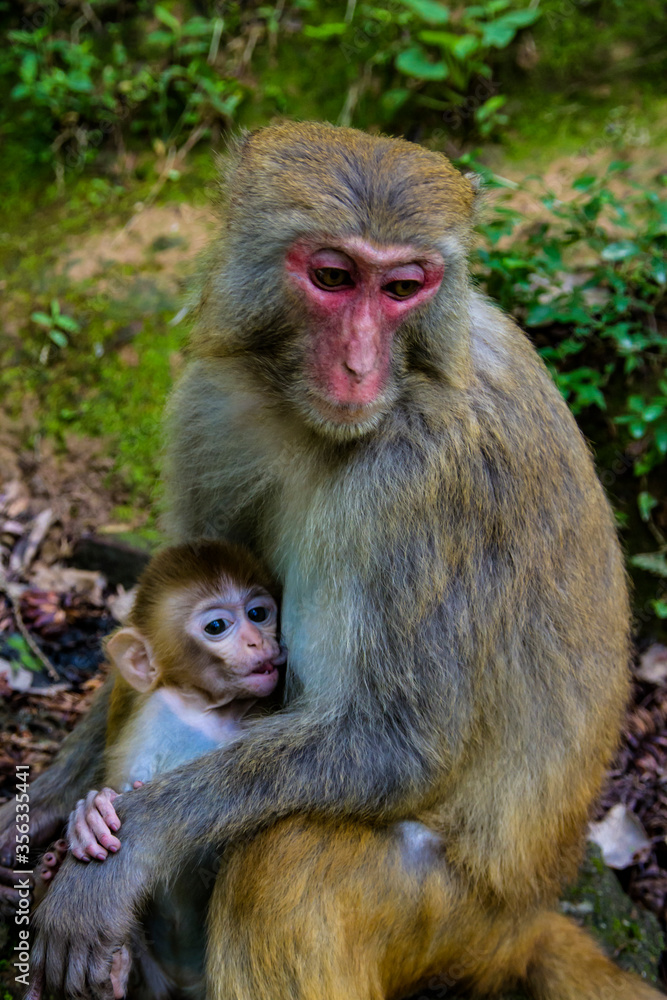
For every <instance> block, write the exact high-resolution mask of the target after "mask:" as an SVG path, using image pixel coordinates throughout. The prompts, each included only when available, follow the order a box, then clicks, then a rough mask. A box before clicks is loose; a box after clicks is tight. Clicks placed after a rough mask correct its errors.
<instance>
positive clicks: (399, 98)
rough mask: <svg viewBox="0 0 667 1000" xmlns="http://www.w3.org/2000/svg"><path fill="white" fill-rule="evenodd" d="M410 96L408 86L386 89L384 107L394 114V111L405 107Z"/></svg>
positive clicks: (383, 100) (383, 96)
mask: <svg viewBox="0 0 667 1000" xmlns="http://www.w3.org/2000/svg"><path fill="white" fill-rule="evenodd" d="M409 96H410V91H409V90H408V89H407V87H394V88H393V89H392V90H385V92H384V93H383V95H382V99H381V103H382V107H383V108H384V110H385V111H387V112H388V113H389V114H393V112H394V111H398V109H399V108H401V107H403V105H404V104H405V102H406V101H407V99H408V98H409Z"/></svg>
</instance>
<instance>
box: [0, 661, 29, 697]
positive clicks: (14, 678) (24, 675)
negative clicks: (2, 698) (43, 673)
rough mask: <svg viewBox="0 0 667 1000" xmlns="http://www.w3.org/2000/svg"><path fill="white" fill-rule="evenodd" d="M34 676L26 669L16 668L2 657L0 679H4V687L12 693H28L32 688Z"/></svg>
mask: <svg viewBox="0 0 667 1000" xmlns="http://www.w3.org/2000/svg"><path fill="white" fill-rule="evenodd" d="M34 676H35V675H34V674H33V673H32V672H31V671H30V670H26V669H25V667H19V666H16V665H15V664H13V663H10V662H9V660H3V659H2V657H0V678H2V681H3V687H4V686H7V687H9V688H11V690H12V691H27V690H28V688H29V687H31V686H32V681H33V677H34Z"/></svg>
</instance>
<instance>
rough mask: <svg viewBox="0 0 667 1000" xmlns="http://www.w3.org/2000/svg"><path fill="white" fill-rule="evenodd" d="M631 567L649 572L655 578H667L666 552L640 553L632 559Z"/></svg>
mask: <svg viewBox="0 0 667 1000" xmlns="http://www.w3.org/2000/svg"><path fill="white" fill-rule="evenodd" d="M630 565H631V566H637V567H638V568H639V569H645V570H648V572H649V573H654V574H655V576H664V577H667V556H666V555H665V553H664V552H640V553H639V554H638V555H636V556H631V557H630Z"/></svg>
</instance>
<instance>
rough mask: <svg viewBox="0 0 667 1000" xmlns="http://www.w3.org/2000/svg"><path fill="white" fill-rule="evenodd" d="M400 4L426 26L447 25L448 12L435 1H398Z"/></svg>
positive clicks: (442, 5)
mask: <svg viewBox="0 0 667 1000" xmlns="http://www.w3.org/2000/svg"><path fill="white" fill-rule="evenodd" d="M400 2H401V3H402V4H403V6H404V7H407V8H408V9H409V10H411V11H412V13H413V14H417V15H418V16H419V17H421V19H422V20H423V21H426V22H427V23H428V24H447V22H448V21H449V10H448V9H447V7H445V5H444V4H441V3H437V2H436V0H400Z"/></svg>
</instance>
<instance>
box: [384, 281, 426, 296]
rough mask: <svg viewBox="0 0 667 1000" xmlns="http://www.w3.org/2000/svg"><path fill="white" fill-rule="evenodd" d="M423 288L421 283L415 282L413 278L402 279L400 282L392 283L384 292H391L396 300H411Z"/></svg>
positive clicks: (386, 286)
mask: <svg viewBox="0 0 667 1000" xmlns="http://www.w3.org/2000/svg"><path fill="white" fill-rule="evenodd" d="M421 287H422V285H421V282H420V281H414V280H413V279H411V278H401V279H399V280H398V281H390V282H389V284H388V285H385V286H384V288H383V291H385V292H389V294H390V295H391V296H393V298H395V299H409V298H410V296H411V295H414V294H415V292H418V291H419V289H420V288H421Z"/></svg>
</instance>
